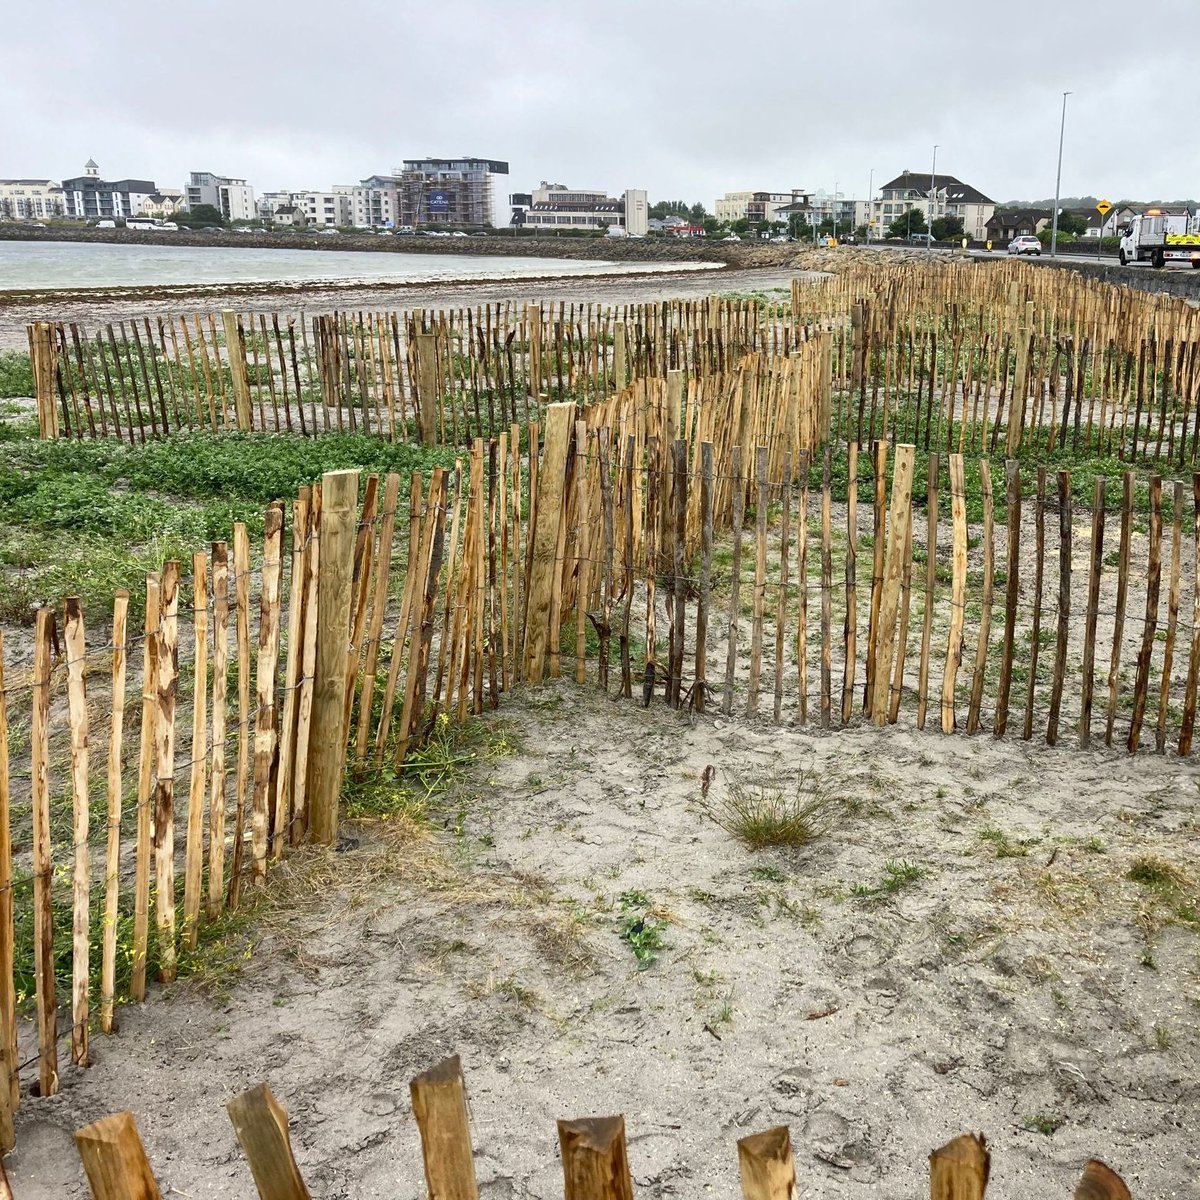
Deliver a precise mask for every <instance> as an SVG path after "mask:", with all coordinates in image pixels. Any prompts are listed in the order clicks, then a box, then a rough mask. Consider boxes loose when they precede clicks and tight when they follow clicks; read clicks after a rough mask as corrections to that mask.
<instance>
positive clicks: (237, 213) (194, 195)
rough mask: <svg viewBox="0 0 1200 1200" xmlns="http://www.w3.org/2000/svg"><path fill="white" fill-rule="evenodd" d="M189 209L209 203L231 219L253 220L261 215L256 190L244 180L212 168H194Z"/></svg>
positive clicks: (226, 217) (188, 188)
mask: <svg viewBox="0 0 1200 1200" xmlns="http://www.w3.org/2000/svg"><path fill="white" fill-rule="evenodd" d="M187 204H188V208H193V209H194V208H196V207H197V205H200V204H209V205H211V206H212V207H213V208H215V209H216V210H217V211H218V212H219V213H220V214H221V216H223V217H224V218H225V219H226V220H227V221H253V220H254V219H255V218H256V217H257V216H258V209H257V207H256V206H255V203H254V189H253V188H252V187H251V186H250V185H249V184H248V183H247V182H246V181H245V180H244V179H230V178H229V177H228V176H226V175H214V174H213V173H212V172H211V171H193V172H192V175H191V179H190V180H189V181H188V185H187Z"/></svg>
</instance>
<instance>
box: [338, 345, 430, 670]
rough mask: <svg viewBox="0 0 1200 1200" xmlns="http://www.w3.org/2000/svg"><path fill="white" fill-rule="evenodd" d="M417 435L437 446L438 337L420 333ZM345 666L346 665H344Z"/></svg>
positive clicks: (425, 441) (426, 442)
mask: <svg viewBox="0 0 1200 1200" xmlns="http://www.w3.org/2000/svg"><path fill="white" fill-rule="evenodd" d="M416 345H417V434H418V436H419V437H420V439H421V445H422V446H436V445H437V398H438V397H437V337H436V335H434V334H432V333H418V334H417V336H416ZM343 665H344V664H343Z"/></svg>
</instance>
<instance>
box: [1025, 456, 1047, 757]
mask: <svg viewBox="0 0 1200 1200" xmlns="http://www.w3.org/2000/svg"><path fill="white" fill-rule="evenodd" d="M1033 524H1034V535H1035V547H1036V549H1035V559H1034V571H1033V626H1032V628H1031V629H1030V631H1029V682H1028V684H1027V686H1026V690H1025V721H1024V724H1023V726H1022V729H1021V736H1022V737H1023V738H1024V739H1025V741H1029V739H1030V738H1031V737H1033V705H1034V701H1035V699H1036V698H1037V668H1038V657H1039V656H1040V654H1041V649H1042V641H1041V633H1042V580H1043V577H1044V575H1045V569H1046V468H1045V467H1044V466H1039V467H1038V470H1037V492H1036V494H1035V496H1034V508H1033Z"/></svg>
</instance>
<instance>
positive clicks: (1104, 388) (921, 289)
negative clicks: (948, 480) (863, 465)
mask: <svg viewBox="0 0 1200 1200" xmlns="http://www.w3.org/2000/svg"><path fill="white" fill-rule="evenodd" d="M792 317H793V321H794V322H796V324H797V326H798V327H802V326H803V325H804V324H806V323H809V324H811V323H813V322H820V321H841V322H843V325H842V330H841V336H840V337H839V338H837V340H836V341H835V343H834V349H833V353H834V355H835V368H834V375H835V380H836V386H837V387H838V388H839V391H840V392H842V393H843V394H842V395H840V396H839V401H840V402H839V406H838V414H839V418H840V419H839V420H838V421H837V422H836V423H835V429H836V430H839V431H840V432H841V435H842V436H843V437H844V438H845V439H846V440H854V441H857V442H858V443H859V444H860V445H863V444H866V443H867V442H874V441H875V440H877V439H879V438H890V439H892V440H908V441H912V442H914V443H916V444H919V445H923V447H924V449H926V450H930V449H942V450H944V451H946V452H950V451H953V450H956V449H957V450H958V451H960V452H962V451H964V450H966V451H974V452H977V453H992V454H995V453H996V452H997V450H998V449H1000V450H1001V452H1002V453H1004V454H1006V455H1007V456H1008V457H1015V456H1016V455H1017V454H1018V452H1019V451H1020V450H1021V449H1022V447H1029V448H1033V449H1035V450H1036V449H1041V450H1044V451H1045V452H1047V453H1049V452H1051V451H1053V450H1054V449H1055V448H1056V447H1057V448H1059V449H1065V448H1066V447H1067V445H1068V443H1069V445H1070V449H1071V451H1072V452H1074V453H1081V452H1086V453H1089V454H1096V453H1099V454H1116V455H1119V456H1120V457H1121V458H1122V459H1125V460H1127V461H1131V462H1133V461H1138V462H1154V463H1163V464H1172V463H1173V464H1176V465H1178V466H1183V465H1185V464H1194V463H1196V462H1197V453H1198V449H1200V404H1198V403H1197V401H1198V399H1200V311H1198V310H1197V309H1196V308H1195V307H1193V306H1192V305H1190V304H1188V303H1187V302H1186V301H1185V300H1183V299H1180V298H1178V297H1173V296H1166V295H1153V294H1149V293H1146V292H1141V291H1135V290H1133V289H1131V288H1128V287H1120V286H1116V285H1113V284H1108V283H1102V282H1099V281H1097V280H1093V279H1090V278H1086V277H1084V276H1082V275H1079V274H1076V273H1075V272H1070V271H1046V270H1043V269H1040V268H1038V267H1035V266H1032V265H1031V264H1028V263H1015V262H1009V263H979V262H975V263H972V262H969V261H968V262H964V261H953V260H938V261H937V262H935V263H928V264H919V265H917V264H906V265H903V266H899V267H897V266H891V267H889V266H887V265H886V264H862V263H860V264H858V265H855V266H852V267H850V268H849V269H848V270H846V271H845V272H843V273H839V274H838V275H836V276H831V277H827V278H825V279H822V280H821V281H819V282H817V283H812V282H810V281H802V280H797V281H795V282H794V283H793V285H792ZM1001 438H1003V441H1002V440H1001Z"/></svg>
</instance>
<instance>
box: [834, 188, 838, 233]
mask: <svg viewBox="0 0 1200 1200" xmlns="http://www.w3.org/2000/svg"><path fill="white" fill-rule="evenodd" d="M837 190H838V181H837V180H836V179H835V180H834V181H833V240H834V242H835V243H836V242H837Z"/></svg>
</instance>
